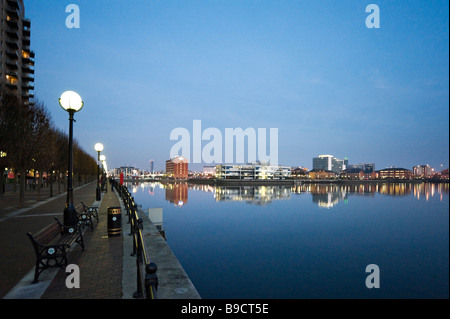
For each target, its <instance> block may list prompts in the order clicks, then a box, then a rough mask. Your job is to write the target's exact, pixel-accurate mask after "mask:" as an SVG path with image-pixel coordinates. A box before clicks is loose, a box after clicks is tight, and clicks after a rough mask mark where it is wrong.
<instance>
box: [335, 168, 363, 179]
mask: <svg viewBox="0 0 450 319" xmlns="http://www.w3.org/2000/svg"><path fill="white" fill-rule="evenodd" d="M339 176H340V177H341V178H343V179H364V177H365V175H364V171H363V170H362V169H360V168H347V169H345V170H343V171H342V172H341V173H340V174H339Z"/></svg>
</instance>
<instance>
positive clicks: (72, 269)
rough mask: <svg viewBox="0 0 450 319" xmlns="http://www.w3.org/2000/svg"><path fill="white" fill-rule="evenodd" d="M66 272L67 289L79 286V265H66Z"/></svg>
mask: <svg viewBox="0 0 450 319" xmlns="http://www.w3.org/2000/svg"><path fill="white" fill-rule="evenodd" d="M66 273H69V274H68V275H67V277H66V287H67V288H69V289H73V288H76V289H78V288H80V267H78V265H75V264H70V265H67V267H66Z"/></svg>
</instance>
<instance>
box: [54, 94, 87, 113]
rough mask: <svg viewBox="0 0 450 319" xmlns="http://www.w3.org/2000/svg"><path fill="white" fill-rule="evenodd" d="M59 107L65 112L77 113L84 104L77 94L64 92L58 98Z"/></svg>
mask: <svg viewBox="0 0 450 319" xmlns="http://www.w3.org/2000/svg"><path fill="white" fill-rule="evenodd" d="M59 105H60V106H61V107H62V108H63V109H64V110H65V111H73V112H78V111H80V110H81V109H82V108H83V105H84V102H83V100H82V99H81V96H80V95H79V94H78V93H76V92H74V91H66V92H64V93H63V94H62V95H61V97H60V98H59Z"/></svg>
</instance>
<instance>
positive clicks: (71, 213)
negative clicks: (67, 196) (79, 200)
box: [64, 204, 78, 226]
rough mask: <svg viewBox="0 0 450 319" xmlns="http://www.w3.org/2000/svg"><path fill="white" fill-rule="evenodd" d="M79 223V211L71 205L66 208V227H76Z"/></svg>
mask: <svg viewBox="0 0 450 319" xmlns="http://www.w3.org/2000/svg"><path fill="white" fill-rule="evenodd" d="M77 223H78V218H77V211H76V210H75V207H73V205H71V204H69V205H68V206H66V208H64V226H76V225H77Z"/></svg>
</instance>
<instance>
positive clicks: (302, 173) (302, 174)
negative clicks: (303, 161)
mask: <svg viewBox="0 0 450 319" xmlns="http://www.w3.org/2000/svg"><path fill="white" fill-rule="evenodd" d="M291 176H292V177H293V178H307V177H308V169H307V168H305V167H300V166H299V167H295V168H292V169H291Z"/></svg>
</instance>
